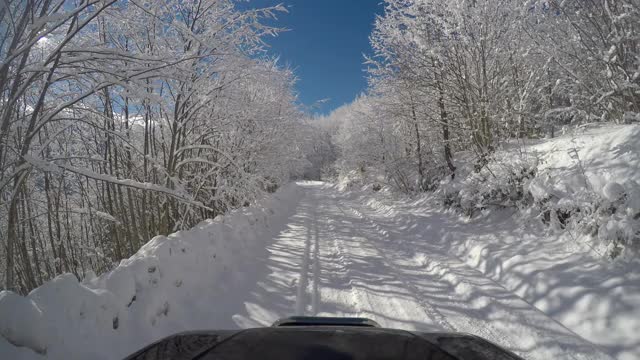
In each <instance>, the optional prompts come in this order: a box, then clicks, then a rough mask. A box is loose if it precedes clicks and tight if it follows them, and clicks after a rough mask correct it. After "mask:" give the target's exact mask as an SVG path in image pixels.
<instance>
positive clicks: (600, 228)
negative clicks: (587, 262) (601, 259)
mask: <svg viewBox="0 0 640 360" xmlns="http://www.w3.org/2000/svg"><path fill="white" fill-rule="evenodd" d="M567 184H568V183H567V182H563V181H561V179H553V178H551V177H549V176H540V177H538V178H536V179H535V180H533V181H531V182H530V183H529V186H528V189H529V192H530V193H531V194H532V196H533V198H534V206H535V207H536V209H537V210H538V211H539V212H540V214H541V217H542V221H543V222H545V223H546V224H548V225H549V226H552V227H555V228H557V229H560V230H567V231H569V232H570V233H571V234H573V236H574V237H588V238H589V239H590V240H593V241H594V242H595V245H597V246H598V247H600V248H603V249H604V250H605V251H606V254H607V255H608V256H609V257H611V258H612V259H615V258H616V257H618V256H620V255H621V254H622V252H623V251H624V250H625V249H630V250H632V251H637V250H638V248H639V247H640V185H638V184H637V183H636V182H635V181H633V180H629V181H627V182H626V183H625V184H624V185H621V184H619V183H617V182H609V183H607V184H606V185H605V186H604V187H603V188H602V190H601V191H599V192H597V191H594V190H593V189H592V188H590V187H589V186H585V187H582V188H579V189H573V188H570V187H569V186H568V185H567Z"/></svg>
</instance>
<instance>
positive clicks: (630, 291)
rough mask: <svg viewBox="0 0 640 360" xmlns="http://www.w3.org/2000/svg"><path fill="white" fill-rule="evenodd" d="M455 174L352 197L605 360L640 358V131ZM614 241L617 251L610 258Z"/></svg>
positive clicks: (536, 149)
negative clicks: (423, 185)
mask: <svg viewBox="0 0 640 360" xmlns="http://www.w3.org/2000/svg"><path fill="white" fill-rule="evenodd" d="M460 155H461V154H457V155H456V156H457V157H458V159H460V158H462V159H463V160H464V154H462V155H463V156H460ZM456 166H457V167H458V169H460V171H459V173H458V176H456V181H455V182H446V183H444V184H443V186H442V187H441V188H440V189H439V190H438V191H437V192H436V193H435V194H426V195H421V196H420V197H416V198H413V199H408V198H406V197H405V198H402V199H398V198H394V196H389V194H383V193H379V192H378V193H375V192H372V191H370V190H368V191H366V192H365V191H357V190H352V191H351V192H352V196H353V197H357V199H358V201H359V202H360V203H363V204H366V205H368V206H369V207H370V208H371V209H373V210H374V211H376V212H378V213H380V214H382V215H384V216H389V217H390V218H393V219H394V221H395V222H397V223H399V224H402V226H404V227H405V228H414V227H415V229H416V230H415V231H416V232H418V233H419V234H420V236H421V237H422V238H424V240H425V241H430V242H435V243H438V244H439V245H440V246H442V247H443V249H444V251H446V252H447V253H448V254H452V255H454V256H456V257H458V258H459V259H460V260H462V261H463V262H465V263H466V264H467V265H468V266H471V267H473V268H474V269H476V270H478V271H479V272H481V273H483V274H484V275H486V276H488V277H490V278H491V279H492V280H494V281H495V282H497V283H499V284H500V285H502V286H503V287H504V288H506V289H508V290H510V291H512V292H513V293H515V294H516V295H518V296H519V297H521V298H522V299H524V300H525V301H527V302H528V303H530V304H532V305H534V306H536V307H537V308H538V309H539V310H541V311H543V312H544V313H546V314H548V315H549V316H551V317H552V318H554V319H555V320H557V321H559V322H560V323H562V324H563V325H564V326H566V327H567V328H569V329H571V330H573V331H575V332H576V333H577V334H579V335H580V336H582V337H584V338H585V339H588V340H589V341H591V342H593V343H594V344H597V345H598V346H600V347H601V348H602V349H603V350H604V351H605V352H607V353H609V354H610V355H611V356H613V357H615V358H618V359H621V360H627V359H628V360H634V359H640V340H639V339H640V337H639V336H638V334H640V316H638V314H640V260H639V258H638V256H637V254H638V251H637V249H638V246H639V245H640V244H638V234H639V231H640V223H639V221H640V215H639V214H640V186H638V184H639V183H640V126H638V125H605V126H585V127H582V128H580V129H578V130H577V131H576V132H573V133H571V134H565V135H563V136H560V137H558V138H555V139H545V140H539V141H530V142H528V143H526V144H525V146H521V145H510V146H507V147H506V148H505V149H503V150H500V151H498V152H497V153H496V154H495V155H494V156H493V158H492V159H491V160H490V162H489V164H488V169H483V170H482V171H480V172H479V173H478V172H474V171H473V164H471V163H470V162H466V163H465V162H461V163H457V164H456ZM523 170H524V172H523ZM523 174H524V175H525V176H522V175H523ZM437 202H438V203H440V205H436V204H435V203H437ZM443 203H444V204H445V205H446V206H445V211H443V209H442V208H441V206H442V204H443ZM451 208H457V209H458V210H460V209H462V210H463V212H464V213H465V214H461V212H460V211H446V209H451ZM469 215H471V216H469ZM612 243H617V246H620V247H625V249H624V250H622V249H619V250H618V251H619V254H617V255H618V256H617V257H616V258H615V260H614V261H611V255H612V253H611V251H612V249H611V244H612ZM413 256H414V257H416V258H418V260H417V261H419V258H420V254H414V255H413Z"/></svg>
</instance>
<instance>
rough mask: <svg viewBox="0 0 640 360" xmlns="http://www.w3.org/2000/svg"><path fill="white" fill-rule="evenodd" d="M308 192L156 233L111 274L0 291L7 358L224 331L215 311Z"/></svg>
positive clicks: (100, 353)
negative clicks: (193, 332) (25, 289)
mask: <svg viewBox="0 0 640 360" xmlns="http://www.w3.org/2000/svg"><path fill="white" fill-rule="evenodd" d="M301 194H302V192H301V190H300V188H299V187H298V186H297V185H295V184H291V185H289V186H286V187H284V188H283V189H281V190H279V191H278V192H277V193H276V194H274V195H273V196H271V197H269V198H267V199H265V200H263V201H262V202H260V203H259V204H257V205H256V206H254V207H250V208H242V209H238V210H236V211H234V212H231V213H230V214H228V215H226V216H218V217H217V218H215V219H213V220H206V221H204V222H202V223H200V224H199V225H197V226H195V227H194V228H193V229H191V230H188V231H181V232H177V233H174V234H171V235H169V236H156V237H154V238H153V239H152V240H151V241H149V242H148V243H147V244H146V245H144V246H143V247H142V248H141V249H140V250H139V251H138V252H137V253H136V254H135V255H133V256H132V257H131V258H129V259H126V260H123V261H122V262H121V263H120V265H119V266H118V267H116V268H115V269H114V270H113V271H111V272H109V273H106V274H103V275H101V276H99V277H94V278H87V279H85V281H83V282H82V283H80V282H78V280H77V279H76V278H75V277H74V276H73V275H71V274H65V275H61V276H58V277H57V278H55V279H53V280H52V281H50V282H47V283H45V284H44V285H42V286H40V287H39V288H37V289H34V290H33V291H32V292H31V293H30V294H29V295H28V296H27V297H22V296H19V295H16V294H14V293H11V292H8V291H2V292H0V335H1V336H0V359H43V358H50V359H89V358H92V359H120V358H123V357H124V356H126V355H128V354H130V353H132V352H133V351H135V350H137V349H139V348H140V347H142V346H144V345H146V344H148V343H150V342H152V341H155V340H157V339H159V338H161V337H164V336H167V335H169V334H173V333H175V332H179V331H186V330H197V329H212V328H218V327H220V324H219V321H218V320H219V318H217V317H216V316H215V314H214V313H215V311H213V309H215V307H216V306H217V304H220V303H222V302H230V301H234V300H233V299H228V298H227V297H228V294H229V290H230V289H231V288H233V287H234V286H241V284H243V282H244V281H246V280H247V279H248V278H249V274H248V273H249V272H251V271H253V269H252V267H251V264H252V262H253V260H254V257H255V256H256V254H260V253H262V252H264V251H265V248H266V245H267V244H266V242H267V241H269V240H271V239H272V238H273V235H275V234H276V233H277V232H279V230H280V227H281V226H282V224H284V223H285V220H286V219H287V218H288V216H289V215H290V214H291V213H292V211H293V210H294V209H293V206H294V205H295V204H297V203H298V200H299V197H300V196H301Z"/></svg>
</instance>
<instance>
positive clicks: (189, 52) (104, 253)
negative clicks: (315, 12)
mask: <svg viewBox="0 0 640 360" xmlns="http://www.w3.org/2000/svg"><path fill="white" fill-rule="evenodd" d="M281 11H284V8H282V7H281V6H276V7H269V8H262V9H245V10H240V9H239V8H238V6H237V4H236V2H235V1H233V0H195V1H180V0H165V1H151V0H127V1H125V0H79V1H66V0H5V1H3V2H2V4H1V5H0V239H1V241H2V242H1V244H0V245H1V246H0V259H1V260H0V261H1V262H2V264H1V265H2V268H3V271H0V280H1V281H2V284H3V286H4V288H6V289H11V290H15V291H19V292H21V293H26V292H28V291H29V290H30V289H33V288H35V287H37V286H38V285H39V284H42V283H43V282H44V281H46V280H48V279H51V278H53V277H55V276H56V275H58V274H60V273H63V272H70V273H73V274H75V275H76V276H77V277H78V278H80V279H81V278H83V277H84V276H85V275H86V274H88V273H91V272H96V273H100V272H103V271H105V270H107V269H109V268H111V267H113V266H114V265H115V264H117V262H118V261H119V260H120V259H123V258H126V257H128V256H130V255H132V254H133V253H135V252H136V251H137V250H138V248H139V247H140V246H141V245H142V244H144V243H146V242H147V241H148V240H149V239H151V237H153V236H155V235H156V234H158V233H160V234H168V233H170V232H173V231H176V230H179V229H184V228H188V227H191V226H193V225H195V224H196V223H198V222H199V221H201V220H203V219H205V218H213V217H215V216H216V215H218V214H221V213H224V212H225V211H227V210H228V209H231V208H236V207H241V206H245V205H246V204H248V203H250V202H251V201H252V200H254V199H256V197H258V196H260V194H262V193H264V192H268V191H274V190H275V189H276V188H277V187H278V186H279V185H280V184H282V183H283V182H285V181H287V180H288V179H289V177H290V176H291V175H292V174H295V173H296V172H297V171H298V169H299V168H300V166H301V165H302V164H303V163H304V159H303V157H302V155H300V154H301V152H300V151H299V147H300V146H301V144H300V142H299V141H298V138H296V137H295V134H296V133H297V132H298V131H299V127H300V123H299V121H298V119H299V118H300V113H299V109H298V107H297V106H296V104H295V103H296V96H295V93H294V91H293V84H294V82H295V76H294V74H293V73H292V72H291V71H290V70H289V69H287V68H284V67H281V66H279V65H278V63H277V61H275V60H274V59H271V58H268V57H266V56H265V55H264V52H263V50H264V44H263V38H264V37H265V36H272V35H276V34H277V33H278V32H279V31H280V29H278V28H276V27H273V26H269V25H266V23H267V22H268V21H270V19H273V18H275V16H276V14H277V13H279V12H281Z"/></svg>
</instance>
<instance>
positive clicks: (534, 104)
mask: <svg viewBox="0 0 640 360" xmlns="http://www.w3.org/2000/svg"><path fill="white" fill-rule="evenodd" d="M370 43H371V46H372V48H373V53H372V54H371V55H370V56H368V57H367V58H366V62H365V64H366V67H367V71H368V76H369V87H368V89H367V91H366V93H365V94H363V95H362V96H360V97H359V98H358V99H356V100H355V101H354V102H353V103H352V104H349V105H347V106H345V107H343V108H341V109H339V110H337V111H336V112H334V113H333V114H331V115H330V116H328V117H327V118H325V119H322V120H321V121H318V124H322V125H320V126H318V127H319V128H320V129H322V132H324V133H326V134H329V135H330V137H331V142H332V144H334V147H335V149H337V150H336V153H335V154H334V156H335V157H337V158H338V163H337V164H338V166H337V169H338V170H339V171H340V172H342V173H345V172H364V171H365V170H366V169H368V170H372V171H369V172H370V173H371V172H373V173H376V174H377V176H380V177H382V178H384V181H387V182H388V183H390V184H392V185H394V186H395V187H396V188H399V189H401V190H403V191H406V192H412V191H425V190H429V189H433V188H434V187H436V186H437V184H438V183H439V181H441V180H442V179H445V178H453V177H455V175H456V170H457V169H456V166H455V159H454V154H456V153H457V152H460V151H464V152H465V153H466V154H472V157H473V159H474V160H473V161H474V163H475V166H476V168H478V169H479V168H482V167H483V166H484V165H485V164H486V163H487V161H488V159H489V157H490V156H491V154H492V153H493V152H494V151H495V149H496V147H497V146H499V145H500V144H501V143H503V142H504V141H508V140H512V139H525V138H540V137H545V136H551V137H553V136H555V134H556V133H557V132H558V131H559V130H560V129H562V127H564V126H567V125H572V124H583V123H589V122H615V123H623V122H637V121H640V2H639V1H638V0H617V1H611V0H588V1H583V0H564V1H557V0H548V1H546V0H528V1H525V2H523V1H512V0H451V1H439V0H386V1H385V4H384V13H383V14H381V15H380V16H378V17H377V19H376V21H375V26H374V29H373V32H372V34H371V35H370ZM328 124H333V125H328ZM336 124H337V125H336ZM328 148H329V150H330V149H331V148H330V147H328Z"/></svg>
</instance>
